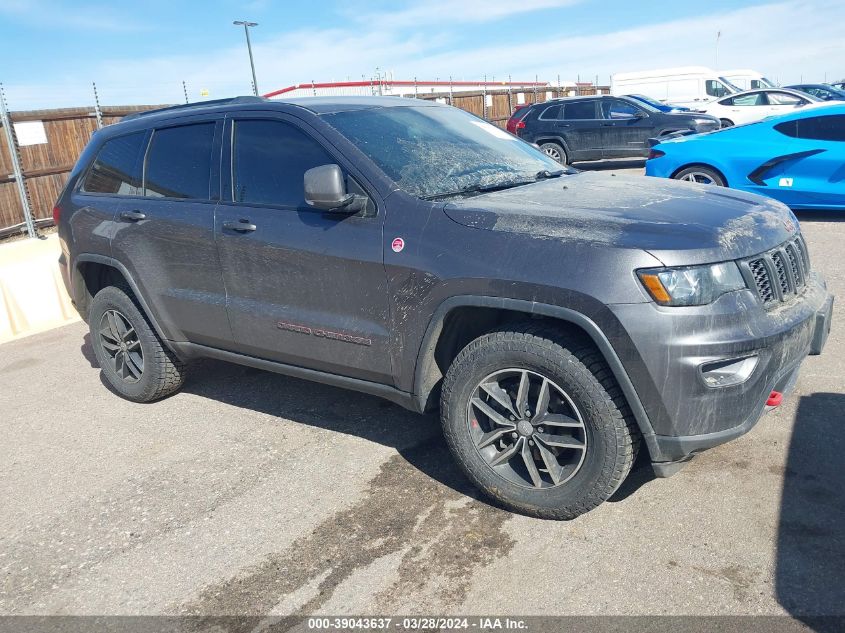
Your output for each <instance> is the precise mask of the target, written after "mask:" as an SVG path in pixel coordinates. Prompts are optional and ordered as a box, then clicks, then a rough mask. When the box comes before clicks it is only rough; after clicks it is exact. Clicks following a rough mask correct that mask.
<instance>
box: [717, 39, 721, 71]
mask: <svg viewBox="0 0 845 633" xmlns="http://www.w3.org/2000/svg"><path fill="white" fill-rule="evenodd" d="M721 37H722V32H721V31H716V70H719V39H721Z"/></svg>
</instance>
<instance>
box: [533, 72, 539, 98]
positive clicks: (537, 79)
mask: <svg viewBox="0 0 845 633" xmlns="http://www.w3.org/2000/svg"><path fill="white" fill-rule="evenodd" d="M538 83H540V76H539V75H534V103H537V84H538Z"/></svg>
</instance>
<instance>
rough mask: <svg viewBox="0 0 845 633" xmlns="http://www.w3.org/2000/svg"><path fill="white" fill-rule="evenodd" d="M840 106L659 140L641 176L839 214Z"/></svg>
mask: <svg viewBox="0 0 845 633" xmlns="http://www.w3.org/2000/svg"><path fill="white" fill-rule="evenodd" d="M843 165H845V104H842V105H834V104H824V105H820V106H813V107H807V108H804V109H801V110H799V111H797V112H793V113H792V114H788V115H785V116H779V117H775V118H771V119H766V120H765V121H760V122H757V123H752V124H749V125H741V126H736V127H733V128H728V129H726V130H720V131H719V132H715V133H713V134H706V135H699V136H687V137H684V138H678V139H669V140H665V141H663V142H661V143H659V144H657V145H655V146H654V147H653V148H652V150H651V154H650V156H649V160H648V161H646V175H648V176H658V177H662V178H675V179H678V180H689V181H692V182H698V183H702V184H714V185H722V186H727V187H731V188H733V189H740V190H742V191H747V192H750V193H757V194H761V195H764V196H769V197H771V198H774V199H776V200H779V201H780V202H783V203H784V204H787V205H789V206H790V207H792V208H793V209H818V208H826V209H838V210H845V187H843V181H842V170H843Z"/></svg>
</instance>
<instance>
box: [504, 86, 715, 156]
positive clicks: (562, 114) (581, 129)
mask: <svg viewBox="0 0 845 633" xmlns="http://www.w3.org/2000/svg"><path fill="white" fill-rule="evenodd" d="M507 128H508V130H509V131H511V132H512V133H515V134H516V135H517V136H519V137H520V138H522V139H524V140H526V141H528V142H530V143H536V144H537V145H539V146H540V148H541V149H542V150H543V151H544V152H545V153H546V154H548V155H549V156H551V157H552V158H554V159H555V160H556V161H558V162H560V163H563V164H567V163H569V162H572V161H578V160H601V159H603V158H626V157H632V156H642V157H645V156H647V155H648V139H649V138H651V137H654V136H664V135H666V134H670V133H672V132H678V131H683V130H690V131H693V132H708V131H711V130H716V129H718V128H719V121H718V119H716V118H714V117H712V116H708V115H703V114H697V113H665V112H660V111H659V110H657V109H655V108H652V107H651V106H650V105H647V104H645V103H642V102H641V101H637V100H636V99H631V98H629V97H611V96H608V95H603V96H594V97H567V98H564V99H554V100H551V101H546V102H544V103H536V104H532V105H531V106H529V107H527V108H522V109H521V110H518V111H516V112H515V113H514V114H513V116H512V117H511V119H510V120H509V121H508V125H507Z"/></svg>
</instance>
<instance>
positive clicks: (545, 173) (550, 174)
mask: <svg viewBox="0 0 845 633" xmlns="http://www.w3.org/2000/svg"><path fill="white" fill-rule="evenodd" d="M565 173H566V170H565V169H559V170H555V171H549V170H548V169H544V170H542V171H538V172H537V173H536V174H535V175H534V178H530V179H522V180H509V181H507V182H499V183H490V184H488V185H473V186H472V187H467V188H466V189H457V190H455V191H447V192H445V193H435V194H432V195H430V196H424V197H423V200H437V199H439V198H451V197H452V196H465V195H469V194H473V193H489V192H491V191H502V190H503V189H511V188H513V187H522V186H523V185H531V184H533V183H535V182H537V181H538V180H546V179H548V178H557V177H558V176H562V175H563V174H565Z"/></svg>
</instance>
